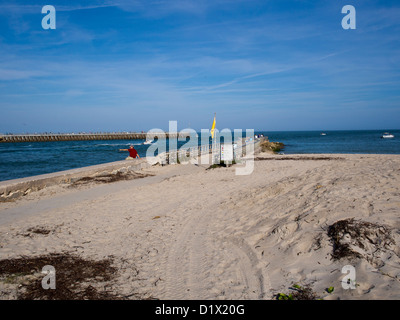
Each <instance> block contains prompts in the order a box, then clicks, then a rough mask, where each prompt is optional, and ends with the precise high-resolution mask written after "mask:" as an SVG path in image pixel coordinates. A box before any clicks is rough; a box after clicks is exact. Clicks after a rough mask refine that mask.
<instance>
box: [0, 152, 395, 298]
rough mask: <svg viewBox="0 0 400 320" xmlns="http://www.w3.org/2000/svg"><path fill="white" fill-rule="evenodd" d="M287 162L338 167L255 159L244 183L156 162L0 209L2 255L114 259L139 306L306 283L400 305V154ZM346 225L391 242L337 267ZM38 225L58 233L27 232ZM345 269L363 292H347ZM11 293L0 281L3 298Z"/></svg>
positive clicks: (264, 293)
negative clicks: (137, 171)
mask: <svg viewBox="0 0 400 320" xmlns="http://www.w3.org/2000/svg"><path fill="white" fill-rule="evenodd" d="M258 156H259V157H269V158H271V157H275V158H282V157H286V156H275V155H269V154H260V155H258ZM290 157H333V158H342V159H341V160H340V159H336V160H329V161H328V160H284V161H282V160H265V161H256V162H255V170H254V172H253V174H251V175H248V176H238V175H235V166H232V167H230V168H218V169H213V170H205V168H206V167H207V166H196V165H171V166H165V167H160V166H154V167H152V168H149V169H144V170H143V171H144V172H148V173H153V174H155V176H153V177H147V178H143V179H137V180H131V181H122V182H116V183H113V184H107V185H91V186H82V187H79V188H76V189H71V188H66V187H65V186H56V187H51V188H46V189H43V190H41V191H39V192H35V193H32V194H30V195H28V196H26V197H24V198H22V199H20V200H18V201H15V202H8V203H0V259H5V258H15V257H19V256H21V255H24V256H35V255H41V254H47V253H51V252H73V253H76V254H78V255H81V256H83V257H90V258H94V259H102V258H104V257H108V256H113V257H114V263H115V266H116V267H117V268H118V269H119V272H118V274H117V275H116V280H115V281H114V282H113V283H112V284H111V285H112V288H113V290H115V291H116V292H118V293H119V294H121V295H124V296H126V297H132V298H133V297H137V296H136V295H135V294H140V297H142V298H145V297H155V298H159V299H271V298H274V296H275V295H276V294H277V293H279V292H284V293H290V292H291V290H289V287H290V286H291V285H293V284H294V283H298V284H301V285H306V284H310V285H311V287H312V289H313V290H314V292H315V293H316V294H317V296H318V297H320V298H324V299H338V298H340V299H400V283H399V281H400V264H399V262H400V258H399V256H400V251H399V247H398V245H399V243H400V231H399V227H400V220H399V214H400V197H399V196H400V156H398V155H301V156H300V155H296V156H290ZM346 218H356V219H357V220H360V221H365V222H371V223H377V224H380V225H385V226H388V227H389V228H390V230H391V231H390V235H391V237H392V238H393V240H394V242H395V244H394V245H391V246H389V247H386V248H382V249H381V250H376V249H377V247H376V246H374V245H372V244H371V245H370V246H367V247H366V248H364V249H363V250H364V251H363V252H362V253H363V254H364V257H370V258H373V259H372V260H371V259H369V261H368V260H367V259H365V258H356V259H354V260H346V259H343V260H339V261H334V260H332V257H331V253H332V242H331V241H330V239H329V237H328V235H327V228H328V226H329V225H332V224H333V223H335V222H336V221H338V220H341V219H346ZM38 226H42V227H47V228H49V229H52V230H54V232H51V233H50V234H48V235H36V234H32V235H31V236H29V237H27V236H24V234H25V235H26V233H27V229H29V228H31V227H38ZM366 241H367V240H366ZM367 242H368V241H367ZM360 250H361V249H360ZM345 265H352V266H354V268H355V271H356V283H357V285H356V289H347V290H345V289H343V288H342V285H341V280H342V279H343V277H344V276H345V274H343V273H342V272H341V269H342V267H343V266H345ZM331 286H333V287H334V288H335V290H334V292H333V293H331V294H329V293H327V292H326V291H325V289H326V288H328V287H331ZM13 292H14V291H12V290H11V289H10V286H9V285H7V286H6V285H5V284H3V283H2V282H0V294H1V296H0V298H3V299H8V298H13V297H14V296H13Z"/></svg>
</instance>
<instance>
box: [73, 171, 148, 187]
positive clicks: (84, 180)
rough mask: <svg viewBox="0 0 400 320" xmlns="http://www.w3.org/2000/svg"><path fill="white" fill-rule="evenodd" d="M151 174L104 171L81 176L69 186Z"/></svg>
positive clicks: (129, 178)
mask: <svg viewBox="0 0 400 320" xmlns="http://www.w3.org/2000/svg"><path fill="white" fill-rule="evenodd" d="M149 176H152V174H145V173H139V172H126V173H124V172H120V171H118V172H117V173H106V174H100V175H96V176H92V177H82V178H80V179H78V180H76V181H74V182H73V183H71V185H70V187H77V186H81V185H86V184H89V183H112V182H117V181H123V180H133V179H141V178H145V177H149Z"/></svg>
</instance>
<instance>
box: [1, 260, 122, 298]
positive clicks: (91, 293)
mask: <svg viewBox="0 0 400 320" xmlns="http://www.w3.org/2000/svg"><path fill="white" fill-rule="evenodd" d="M112 263H113V260H112V259H111V258H108V259H104V260H100V261H94V260H85V259H83V258H81V257H78V256H75V255H71V254H68V253H63V254H59V253H53V254H48V255H42V256H38V257H21V258H14V259H5V260H1V261H0V277H1V278H14V280H16V279H19V281H20V285H19V289H18V296H17V299H20V300H37V299H40V300H84V299H88V300H105V299H106V300H115V299H121V297H119V296H117V295H115V294H114V293H112V292H110V291H107V290H105V289H103V290H100V289H98V288H96V284H97V283H101V282H109V281H111V280H112V279H113V278H114V276H115V275H116V272H117V269H116V268H115V267H113V266H112ZM46 265H51V266H53V267H54V268H55V270H56V289H47V290H46V289H43V288H42V283H41V281H42V279H43V277H44V275H43V274H41V271H42V268H43V267H44V266H46ZM38 274H39V275H38ZM27 276H28V277H27ZM27 278H29V280H28V281H26V279H27ZM103 288H104V286H103Z"/></svg>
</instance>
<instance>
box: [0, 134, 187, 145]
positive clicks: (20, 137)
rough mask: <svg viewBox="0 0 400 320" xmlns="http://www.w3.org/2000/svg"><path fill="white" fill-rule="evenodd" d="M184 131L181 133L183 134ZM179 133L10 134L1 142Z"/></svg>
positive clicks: (82, 139)
mask: <svg viewBox="0 0 400 320" xmlns="http://www.w3.org/2000/svg"><path fill="white" fill-rule="evenodd" d="M181 134H182V133H180V135H181ZM177 136H178V133H164V132H163V133H154V132H152V133H137V132H131V133H129V132H127V133H61V134H52V133H48V134H47V133H46V134H8V135H0V143H5V142H46V141H84V140H143V139H155V138H170V137H171V138H176V137H177Z"/></svg>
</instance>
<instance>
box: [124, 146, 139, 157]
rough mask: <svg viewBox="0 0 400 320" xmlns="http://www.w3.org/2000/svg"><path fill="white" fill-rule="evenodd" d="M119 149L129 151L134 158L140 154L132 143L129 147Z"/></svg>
mask: <svg viewBox="0 0 400 320" xmlns="http://www.w3.org/2000/svg"><path fill="white" fill-rule="evenodd" d="M119 151H129V156H130V157H131V158H133V159H135V158H139V159H140V156H139V154H138V152H137V151H136V149H135V148H134V147H133V146H132V145H131V146H129V149H119Z"/></svg>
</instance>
